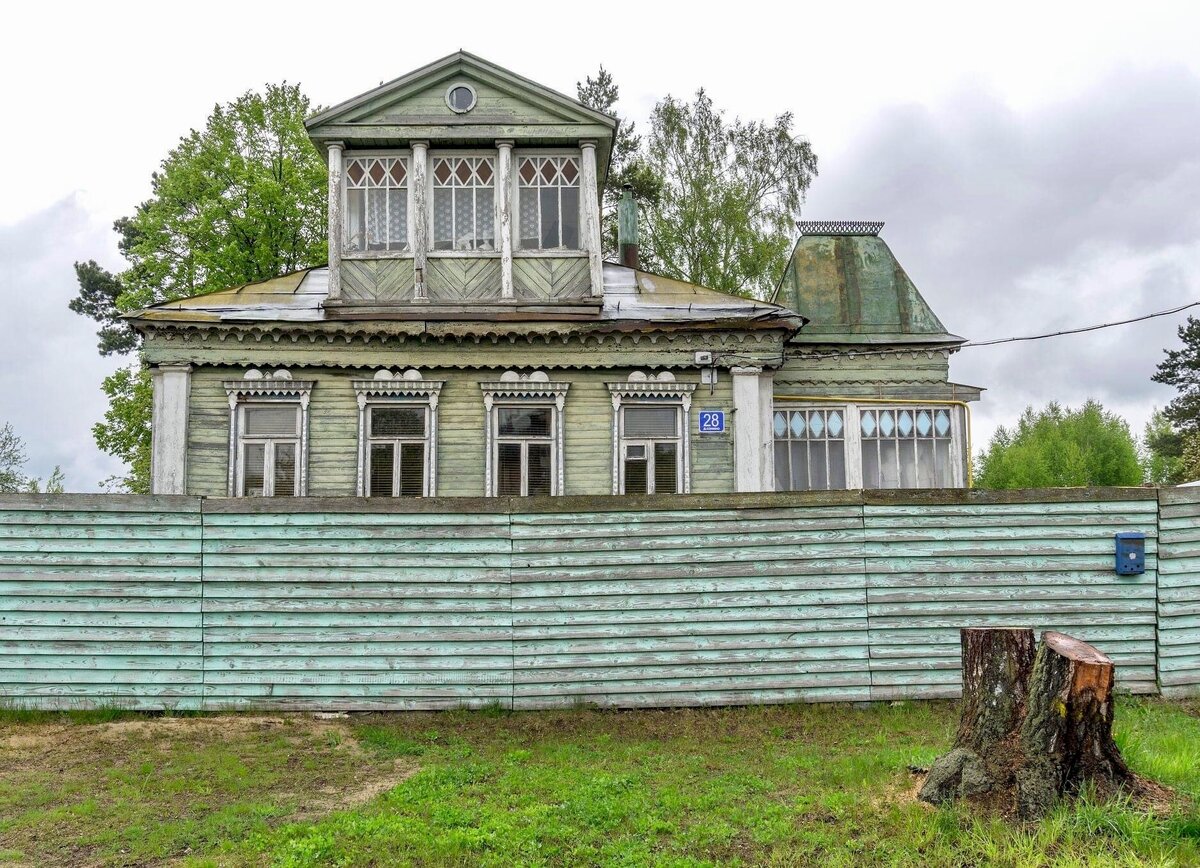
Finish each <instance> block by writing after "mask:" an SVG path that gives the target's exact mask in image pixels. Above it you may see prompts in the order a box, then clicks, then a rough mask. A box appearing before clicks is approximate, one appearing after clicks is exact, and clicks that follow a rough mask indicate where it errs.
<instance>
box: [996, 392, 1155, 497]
mask: <svg viewBox="0 0 1200 868" xmlns="http://www.w3.org/2000/svg"><path fill="white" fill-rule="evenodd" d="M978 465H979V467H978V473H977V475H976V479H975V484H976V486H977V487H979V488H1066V487H1071V486H1087V485H1140V484H1141V482H1142V467H1141V464H1140V462H1139V461H1138V454H1137V446H1136V445H1135V443H1134V441H1133V437H1132V435H1131V434H1130V433H1129V425H1128V423H1126V422H1125V420H1124V419H1121V418H1120V417H1119V416H1116V415H1114V414H1112V413H1108V412H1106V411H1105V410H1104V408H1103V407H1102V406H1100V404H1099V403H1097V402H1096V401H1088V402H1087V403H1085V404H1084V405H1083V406H1082V407H1080V408H1079V409H1078V410H1072V409H1070V408H1069V407H1067V408H1063V407H1062V406H1060V405H1059V404H1057V403H1053V402H1052V403H1050V404H1049V405H1047V406H1046V408H1045V409H1044V410H1042V411H1040V412H1038V413H1035V412H1034V411H1033V408H1032V407H1027V408H1026V409H1025V412H1024V413H1022V414H1021V418H1020V420H1019V421H1018V422H1017V427H1016V429H1015V430H1009V429H1007V428H1004V427H1000V428H998V429H997V430H996V433H995V435H993V437H992V439H991V442H990V443H989V444H988V448H987V449H986V450H985V451H984V452H982V453H981V454H980V456H979V459H978Z"/></svg>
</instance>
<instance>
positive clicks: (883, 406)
mask: <svg viewBox="0 0 1200 868" xmlns="http://www.w3.org/2000/svg"><path fill="white" fill-rule="evenodd" d="M817 409H822V410H844V411H845V412H844V414H843V420H844V422H845V426H846V429H845V437H844V442H845V444H846V447H845V451H846V488H845V489H830V490H834V491H837V490H847V491H857V490H862V488H863V482H864V480H863V466H862V450H863V434H862V413H863V412H865V411H867V410H892V411H894V412H899V411H901V410H909V411H912V412H913V413H914V417H915V414H916V412H917V411H919V410H921V409H927V410H934V411H937V410H943V409H944V410H946V411H947V412H948V413H949V417H950V434H949V438H950V459H949V460H950V462H951V465H952V467H951V485H952V487H954V488H965V487H966V452H965V445H966V444H965V431H966V417H965V411H964V410H963V408H962V407H961V406H960V405H958V404H947V403H945V402H942V401H940V400H937V399H929V400H926V401H920V400H896V401H886V402H874V401H871V402H863V403H862V404H858V403H853V402H851V403H842V402H838V401H776V402H773V403H772V407H771V417H770V418H771V444H772V449H774V443H775V434H774V419H775V413H776V412H777V411H778V412H787V411H788V410H817ZM774 482H775V480H774V477H772V483H774ZM910 490H913V491H916V490H919V489H910Z"/></svg>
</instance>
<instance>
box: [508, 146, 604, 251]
mask: <svg viewBox="0 0 1200 868" xmlns="http://www.w3.org/2000/svg"><path fill="white" fill-rule="evenodd" d="M522 157H574V158H575V160H576V162H577V163H578V164H579V177H578V178H577V179H576V180H577V181H578V183H577V184H576V188H577V189H578V190H579V247H577V248H574V247H570V248H569V247H551V248H548V249H545V250H543V249H541V248H537V249H533V248H522V247H521V168H520V167H521V158H522ZM511 185H512V186H511V188H510V190H509V197H510V199H509V201H511V202H512V206H511V211H510V214H511V216H510V218H509V220H510V222H511V227H510V234H511V236H512V237H511V242H512V253H513V257H514V258H516V259H520V258H522V257H528V258H532V259H537V258H553V257H555V256H563V257H569V258H578V257H580V256H586V255H587V252H588V251H587V238H586V236H585V233H584V227H585V219H584V213H583V199H584V196H583V149H582V148H546V149H539V148H514V149H513V154H512V181H511ZM535 189H538V188H535ZM539 208H540V206H539ZM597 219H599V216H597ZM539 221H540V210H539Z"/></svg>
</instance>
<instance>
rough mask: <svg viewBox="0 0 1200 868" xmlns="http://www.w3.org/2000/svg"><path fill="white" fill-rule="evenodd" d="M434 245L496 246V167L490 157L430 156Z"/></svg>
mask: <svg viewBox="0 0 1200 868" xmlns="http://www.w3.org/2000/svg"><path fill="white" fill-rule="evenodd" d="M432 183H433V249H434V250H475V251H491V250H495V249H496V167H495V161H494V159H493V158H492V157H449V156H446V157H435V158H434V160H433V181H432Z"/></svg>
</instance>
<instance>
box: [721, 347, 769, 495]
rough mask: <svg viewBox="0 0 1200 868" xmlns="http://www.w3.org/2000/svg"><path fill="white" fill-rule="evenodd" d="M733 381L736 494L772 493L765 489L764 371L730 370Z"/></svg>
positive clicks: (755, 369) (747, 368) (745, 368)
mask: <svg viewBox="0 0 1200 868" xmlns="http://www.w3.org/2000/svg"><path fill="white" fill-rule="evenodd" d="M729 373H730V374H731V375H732V378H733V466H734V473H735V475H736V490H737V491H764V490H770V489H769V488H764V486H763V463H764V462H763V448H762V444H763V442H764V433H763V431H762V428H763V424H764V421H765V420H764V416H763V409H762V390H761V389H760V388H759V376H760V375H761V374H762V368H759V367H739V368H730V370H729Z"/></svg>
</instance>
